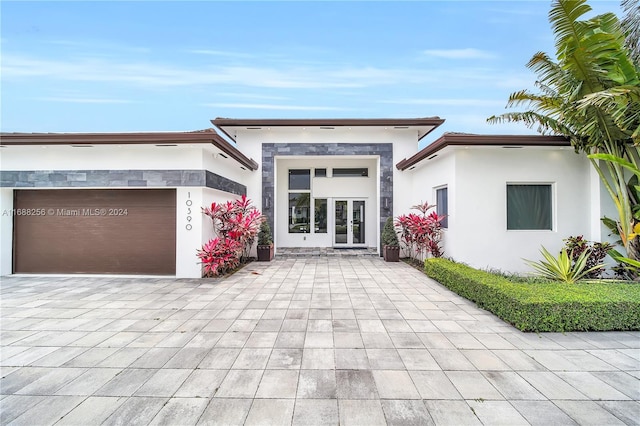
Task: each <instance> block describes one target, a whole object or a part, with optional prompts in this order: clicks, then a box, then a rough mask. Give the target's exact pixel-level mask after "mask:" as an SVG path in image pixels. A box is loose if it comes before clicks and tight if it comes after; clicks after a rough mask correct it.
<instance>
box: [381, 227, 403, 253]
mask: <svg viewBox="0 0 640 426" xmlns="http://www.w3.org/2000/svg"><path fill="white" fill-rule="evenodd" d="M382 256H383V257H384V260H385V261H387V262H398V261H400V242H399V241H398V234H396V228H395V227H394V226H393V217H388V218H387V221H386V222H385V223H384V228H382Z"/></svg>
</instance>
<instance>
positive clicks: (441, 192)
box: [436, 186, 449, 228]
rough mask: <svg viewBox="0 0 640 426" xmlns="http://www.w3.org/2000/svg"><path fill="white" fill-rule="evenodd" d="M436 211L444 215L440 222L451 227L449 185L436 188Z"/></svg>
mask: <svg viewBox="0 0 640 426" xmlns="http://www.w3.org/2000/svg"><path fill="white" fill-rule="evenodd" d="M436 213H437V214H438V216H444V217H445V218H444V219H442V222H440V224H441V225H442V227H443V228H448V227H449V216H448V215H449V191H448V189H447V187H446V186H445V187H444V188H438V189H436Z"/></svg>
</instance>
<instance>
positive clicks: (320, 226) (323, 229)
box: [313, 198, 327, 234]
mask: <svg viewBox="0 0 640 426" xmlns="http://www.w3.org/2000/svg"><path fill="white" fill-rule="evenodd" d="M314 202H315V209H314V212H313V215H314V221H315V229H314V232H315V233H316V234H326V233H327V199H326V198H316V199H315V200H314Z"/></svg>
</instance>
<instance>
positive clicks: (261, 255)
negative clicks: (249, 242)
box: [258, 244, 273, 262]
mask: <svg viewBox="0 0 640 426" xmlns="http://www.w3.org/2000/svg"><path fill="white" fill-rule="evenodd" d="M272 259H273V244H271V245H268V246H258V261H260V262H270V261H271V260H272Z"/></svg>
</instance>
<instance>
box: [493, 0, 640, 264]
mask: <svg viewBox="0 0 640 426" xmlns="http://www.w3.org/2000/svg"><path fill="white" fill-rule="evenodd" d="M590 11H591V7H590V6H589V5H587V4H586V1H585V0H555V1H554V2H553V3H552V7H551V10H550V12H549V21H550V23H551V27H552V29H553V32H554V34H555V46H556V57H557V59H556V60H553V59H552V58H550V57H549V56H548V55H547V54H545V53H542V52H539V53H536V54H535V55H534V56H533V58H532V59H531V60H530V61H529V63H528V64H527V67H528V68H530V69H532V70H533V71H534V72H535V73H536V74H537V75H538V81H536V87H537V88H538V89H539V93H532V92H529V91H527V90H521V91H518V92H515V93H513V94H511V96H510V97H509V100H508V103H507V107H517V106H520V105H526V106H528V107H529V109H528V110H527V111H524V112H508V113H505V114H502V115H499V116H492V117H490V118H488V119H487V121H488V122H489V123H502V122H522V123H524V124H526V125H527V126H528V127H534V126H537V130H538V132H540V133H542V134H556V135H564V136H566V137H567V138H569V140H570V141H571V144H572V145H573V146H574V148H575V150H576V152H584V153H586V154H588V155H589V154H609V155H612V156H614V157H616V158H620V159H623V160H625V161H628V162H630V163H631V164H633V165H635V166H637V165H638V164H640V155H639V154H640V151H639V148H638V144H639V142H640V139H639V136H640V67H639V66H638V64H637V63H636V64H634V62H633V61H632V60H631V55H630V52H629V50H628V49H627V48H626V47H625V42H626V39H625V35H624V33H623V31H622V29H621V26H620V21H619V20H618V18H617V17H616V16H615V15H614V14H613V13H605V14H602V15H598V16H596V17H593V18H591V19H588V20H580V19H581V18H582V17H583V16H584V15H585V14H586V13H588V12H590ZM589 159H590V161H591V163H592V164H593V166H594V167H595V170H596V171H597V173H598V175H599V176H600V179H601V181H602V183H603V185H604V186H605V188H606V189H607V191H608V192H609V194H610V195H611V197H612V199H613V201H614V204H615V205H616V209H617V211H618V216H619V217H618V221H617V227H618V233H619V235H620V239H621V240H622V243H623V245H624V248H625V250H626V252H627V256H628V257H630V258H632V259H634V260H640V244H639V239H638V237H637V235H636V234H635V233H634V232H633V229H634V225H635V224H636V223H637V222H639V221H640V209H639V208H637V207H638V203H639V202H640V200H638V199H637V198H636V195H637V191H636V190H635V188H634V187H633V185H632V186H631V188H630V187H629V185H628V182H627V179H628V175H625V172H624V170H625V169H624V167H622V166H621V165H620V163H619V162H615V161H601V160H600V159H598V158H597V157H590V158H589ZM634 206H635V207H636V208H635V209H634ZM634 210H635V212H636V216H634Z"/></svg>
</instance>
